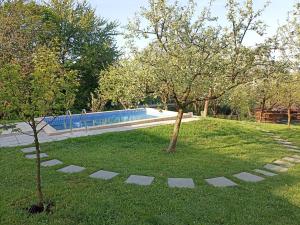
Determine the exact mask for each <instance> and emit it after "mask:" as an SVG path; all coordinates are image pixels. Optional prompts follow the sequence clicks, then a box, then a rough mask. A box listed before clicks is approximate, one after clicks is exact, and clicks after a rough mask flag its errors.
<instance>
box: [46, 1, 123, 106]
mask: <svg viewBox="0 0 300 225" xmlns="http://www.w3.org/2000/svg"><path fill="white" fill-rule="evenodd" d="M44 6H45V9H46V13H45V15H44V23H47V25H48V29H49V32H48V33H47V35H46V36H45V37H44V38H45V40H47V45H48V47H51V48H56V49H57V51H58V52H59V59H60V62H61V63H62V65H63V66H64V67H65V68H67V69H72V70H76V71H78V75H79V78H80V79H79V82H80V86H79V91H78V94H77V95H76V100H75V105H74V107H75V108H77V109H82V108H88V107H89V105H90V102H91V94H92V93H94V92H95V90H96V89H97V88H98V84H99V83H98V78H99V74H100V71H102V70H104V69H106V68H107V67H108V66H109V65H111V64H112V63H114V62H115V61H116V60H117V59H118V57H119V55H120V52H119V51H118V49H117V46H116V42H115V39H114V37H115V35H116V28H117V24H116V22H108V21H107V20H105V19H104V18H102V17H99V16H97V15H96V13H95V10H94V9H93V8H92V7H91V6H90V5H89V4H88V1H77V0H50V1H48V2H47V4H45V5H44Z"/></svg>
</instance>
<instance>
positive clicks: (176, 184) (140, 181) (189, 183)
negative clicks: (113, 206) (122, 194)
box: [21, 128, 300, 188]
mask: <svg viewBox="0 0 300 225" xmlns="http://www.w3.org/2000/svg"><path fill="white" fill-rule="evenodd" d="M258 129H260V128H258ZM260 130H261V131H263V132H265V133H266V134H268V135H270V136H272V137H273V138H274V140H275V141H277V142H278V143H279V144H281V145H282V146H284V147H286V148H288V150H289V151H294V152H300V148H299V147H297V146H294V145H292V142H289V141H287V140H284V139H282V138H280V136H277V135H275V134H274V133H272V132H270V131H266V130H262V129H260ZM35 151H36V149H35V147H29V148H23V149H21V152H23V153H35ZM25 157H26V158H27V159H36V154H27V155H25ZM46 157H48V155H47V154H46V153H40V158H46ZM295 163H300V156H299V155H293V156H286V157H283V158H282V159H278V160H275V161H274V162H273V164H266V165H264V168H265V169H267V170H269V171H272V172H269V171H267V170H262V169H255V170H253V172H255V173H258V174H262V175H264V176H267V177H273V176H276V175H278V174H276V173H273V172H286V171H288V168H290V167H292V166H295ZM61 164H63V162H61V161H60V160H58V159H52V160H49V161H44V162H42V163H41V166H44V167H51V166H56V165H61ZM85 169H86V168H84V167H80V166H75V165H70V166H66V167H64V168H61V169H58V170H57V171H59V172H63V173H79V172H82V171H83V170H85ZM118 175H119V173H116V172H111V171H105V170H99V171H97V172H95V173H93V174H91V175H89V177H91V178H95V179H102V180H110V179H112V178H114V177H116V176H118ZM233 176H234V177H235V178H237V179H239V180H242V181H246V182H259V181H262V180H264V179H265V178H264V177H260V176H257V175H254V174H251V173H248V172H241V173H238V174H234V175H233ZM154 179H155V178H154V177H151V176H142V175H130V176H129V177H128V179H127V180H126V181H125V183H127V184H136V185H142V186H148V185H151V184H152V183H153V181H154ZM205 181H206V182H207V183H208V184H209V185H212V186H214V187H231V186H237V185H238V184H237V183H235V182H233V181H232V180H230V179H228V178H226V177H215V178H209V179H205ZM168 186H169V187H171V188H195V184H194V181H193V179H192V178H168Z"/></svg>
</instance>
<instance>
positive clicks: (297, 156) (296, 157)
mask: <svg viewBox="0 0 300 225" xmlns="http://www.w3.org/2000/svg"><path fill="white" fill-rule="evenodd" d="M292 157H293V158H295V159H300V155H292Z"/></svg>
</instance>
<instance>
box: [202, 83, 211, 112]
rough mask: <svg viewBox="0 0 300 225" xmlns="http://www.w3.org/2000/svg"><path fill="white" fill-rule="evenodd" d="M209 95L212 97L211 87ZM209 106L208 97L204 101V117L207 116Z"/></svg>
mask: <svg viewBox="0 0 300 225" xmlns="http://www.w3.org/2000/svg"><path fill="white" fill-rule="evenodd" d="M208 97H211V89H209V93H208ZM208 106H209V99H206V100H205V103H204V110H203V117H207V114H208Z"/></svg>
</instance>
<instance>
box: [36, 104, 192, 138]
mask: <svg viewBox="0 0 300 225" xmlns="http://www.w3.org/2000/svg"><path fill="white" fill-rule="evenodd" d="M139 109H141V110H142V109H145V110H146V113H147V114H148V115H152V116H157V117H156V118H149V119H142V120H133V121H127V122H121V123H113V124H108V125H98V126H90V127H87V130H89V131H90V130H102V129H109V128H117V127H124V126H131V125H138V124H147V123H154V122H161V121H168V120H174V119H176V117H177V112H174V111H167V110H158V109H153V108H137V109H127V110H114V111H104V112H94V113H87V114H101V113H110V112H111V113H113V112H120V111H130V110H132V111H135V110H139ZM73 115H74V116H76V115H81V114H73ZM192 117H193V113H184V115H183V118H192ZM42 123H43V124H44V125H46V122H42ZM84 130H86V128H85V127H81V128H73V129H72V131H71V130H70V129H66V130H56V129H55V128H53V127H52V126H51V125H49V124H48V125H47V126H45V127H44V132H45V133H46V134H48V135H49V136H52V135H59V134H66V133H71V132H80V131H84Z"/></svg>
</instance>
